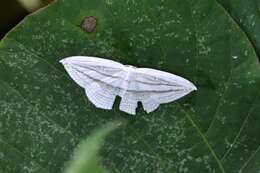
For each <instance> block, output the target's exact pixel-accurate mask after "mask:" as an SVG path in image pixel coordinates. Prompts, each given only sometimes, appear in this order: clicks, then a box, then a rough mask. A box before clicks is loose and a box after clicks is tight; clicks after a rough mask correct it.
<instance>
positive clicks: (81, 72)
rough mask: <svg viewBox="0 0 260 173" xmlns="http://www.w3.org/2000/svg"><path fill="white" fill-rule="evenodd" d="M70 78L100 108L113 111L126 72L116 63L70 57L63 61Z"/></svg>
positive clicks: (91, 58)
mask: <svg viewBox="0 0 260 173" xmlns="http://www.w3.org/2000/svg"><path fill="white" fill-rule="evenodd" d="M61 63H62V64H63V65H64V67H65V69H66V71H67V72H68V74H69V75H70V77H71V78H72V79H73V80H74V81H75V82H76V83H77V84H78V85H80V86H81V87H82V88H84V89H85V93H86V95H87V97H88V98H89V100H90V101H91V102H92V103H93V104H94V105H95V106H96V107H98V108H102V109H112V106H113V104H114V101H115V98H116V95H119V93H120V91H121V88H120V86H121V85H122V80H123V77H124V76H125V71H124V70H123V67H124V66H123V65H122V64H120V63H117V62H115V61H111V60H106V59H101V58H94V57H78V56H77V57H69V58H65V59H63V60H61Z"/></svg>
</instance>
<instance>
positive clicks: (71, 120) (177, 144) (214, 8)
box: [0, 0, 260, 173]
mask: <svg viewBox="0 0 260 173" xmlns="http://www.w3.org/2000/svg"><path fill="white" fill-rule="evenodd" d="M87 16H95V17H96V18H97V20H98V23H97V27H96V30H95V32H92V33H86V32H85V31H83V30H82V29H81V28H80V26H79V25H80V24H81V22H82V20H83V19H84V18H85V17H87ZM71 55H91V56H99V57H105V58H109V59H113V60H117V61H120V62H122V63H124V64H132V65H135V66H140V67H149V68H156V69H160V70H165V71H168V72H171V73H174V74H177V75H180V76H182V77H185V78H187V79H189V80H190V81H192V82H194V83H195V84H196V86H197V87H198V91H197V92H196V93H192V94H190V95H189V96H187V97H184V98H183V99H181V100H178V101H177V102H173V103H169V104H164V105H161V106H160V107H159V109H158V110H156V111H155V112H153V113H151V114H145V113H144V111H143V110H141V109H139V110H138V115H137V116H130V115H127V114H125V113H122V112H120V111H119V110H118V101H117V104H116V105H115V107H114V109H113V110H111V111H107V110H100V109H97V108H95V107H94V106H93V105H92V104H91V103H90V102H89V101H88V100H87V98H86V96H85V94H84V91H83V89H81V88H80V87H79V86H77V85H76V84H75V83H74V82H73V81H72V80H71V79H70V78H69V77H68V75H67V74H66V73H65V71H64V69H63V67H62V65H61V64H60V63H59V62H58V61H59V60H60V59H62V58H65V57H68V56H71ZM0 79H1V81H0V91H1V92H0V122H1V123H0V126H1V128H0V138H1V140H0V144H1V147H0V153H1V154H0V156H1V157H0V158H1V160H0V168H1V169H2V170H3V171H4V172H8V173H11V172H37V173H38V172H53V173H57V172H61V171H62V169H63V168H64V164H65V163H66V161H67V159H68V158H69V155H70V154H71V153H72V151H73V148H74V147H75V146H76V145H77V144H78V142H79V141H80V140H81V139H82V138H83V137H84V136H85V135H86V134H88V133H89V132H90V131H91V130H92V129H93V128H95V127H97V126H98V125H100V124H103V123H104V122H107V121H110V120H111V119H115V118H122V117H123V118H125V119H128V121H129V123H128V125H127V126H126V127H125V128H123V129H122V130H120V131H117V132H116V133H113V135H112V136H111V137H110V138H108V140H107V142H106V144H105V147H103V148H102V156H103V159H104V161H103V163H104V165H105V166H107V167H108V168H109V170H111V172H116V173H119V172H123V173H128V172H135V173H158V172H164V173H168V172H169V173H172V172H178V173H179V172H180V173H181V172H192V173H193V172H196V173H197V172H199V173H204V172H205V173H208V172H221V173H224V172H226V173H227V172H228V173H229V172H239V171H241V172H250V173H252V172H253V173H254V172H257V171H256V170H259V169H260V168H259V160H260V151H259V150H260V149H259V148H260V147H259V145H260V138H259V133H260V126H259V124H260V117H259V112H260V106H259V105H260V97H259V87H260V69H259V63H258V59H257V56H256V54H255V52H254V49H253V47H252V45H251V44H250V42H249V41H248V39H247V37H246V35H245V34H244V32H243V31H241V29H240V28H239V26H238V25H237V24H236V23H234V21H233V20H232V19H231V18H230V16H229V15H228V14H227V13H226V11H225V10H224V9H223V8H222V7H220V5H219V4H217V3H216V2H215V0H184V1H183V0H161V1H158V0H142V1H139V0H126V1H119V0H73V1H68V0H58V1H56V2H55V3H54V4H52V5H51V6H49V7H48V8H46V9H44V10H41V11H39V12H37V13H34V14H33V15H31V16H28V17H27V18H26V19H25V20H24V21H23V22H22V23H21V24H20V25H19V26H17V27H16V28H15V29H14V30H13V31H12V32H10V33H9V34H8V35H7V36H6V37H5V38H4V39H3V40H2V42H1V44H0Z"/></svg>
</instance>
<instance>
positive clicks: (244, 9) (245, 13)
mask: <svg viewBox="0 0 260 173" xmlns="http://www.w3.org/2000/svg"><path fill="white" fill-rule="evenodd" d="M218 2H219V3H220V4H221V5H223V7H224V8H225V9H226V10H227V11H228V12H229V14H230V15H231V16H232V18H233V19H234V20H235V21H236V22H237V23H238V24H239V26H240V27H241V28H242V29H243V30H244V32H245V33H246V34H247V36H248V37H249V39H250V41H251V42H252V44H253V46H254V48H255V51H256V53H257V55H258V58H259V59H260V36H259V35H260V1H257V0H247V1H243V0H218Z"/></svg>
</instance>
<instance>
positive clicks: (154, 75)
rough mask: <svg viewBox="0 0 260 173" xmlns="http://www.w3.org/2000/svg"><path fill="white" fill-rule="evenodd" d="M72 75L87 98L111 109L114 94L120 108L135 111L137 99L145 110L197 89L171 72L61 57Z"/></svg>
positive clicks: (100, 60) (98, 60)
mask: <svg viewBox="0 0 260 173" xmlns="http://www.w3.org/2000/svg"><path fill="white" fill-rule="evenodd" d="M60 62H61V63H62V64H63V65H64V67H65V69H66V71H67V72H68V73H69V75H70V76H71V78H72V79H73V80H74V81H75V82H76V83H77V84H78V85H80V86H81V87H82V88H84V89H85V92H86V95H87V97H88V98H89V100H90V101H91V102H92V103H93V104H94V105H95V106H96V107H98V108H102V109H112V107H113V104H114V101H115V98H116V96H120V97H121V102H120V106H119V109H120V110H121V111H124V112H127V113H129V114H135V113H136V108H137V102H139V101H140V102H141V103H142V105H143V108H144V110H145V111H146V112H147V113H150V112H152V111H154V110H155V109H156V108H158V106H159V105H160V104H161V103H169V102H172V101H174V100H177V99H179V98H181V97H183V96H185V95H186V94H188V93H190V92H191V91H194V90H197V88H196V87H195V85H194V84H192V83H191V82H190V81H188V80H186V79H184V78H182V77H180V76H176V75H174V74H171V73H168V72H164V71H160V70H155V69H150V68H136V67H133V66H130V65H123V64H121V63H118V62H115V61H112V60H108V59H102V58H96V57H86V56H72V57H68V58H65V59H62V60H61V61H60Z"/></svg>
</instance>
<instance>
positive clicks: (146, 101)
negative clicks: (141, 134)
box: [135, 68, 197, 113]
mask: <svg viewBox="0 0 260 173" xmlns="http://www.w3.org/2000/svg"><path fill="white" fill-rule="evenodd" d="M135 80H136V83H137V86H138V87H137V88H138V91H139V93H140V94H139V97H140V95H141V93H142V96H141V97H143V98H139V100H140V101H141V102H142V105H143V108H144V110H145V111H146V112H148V113H149V112H152V111H154V110H155V109H157V107H158V106H159V105H160V104H162V103H169V102H172V101H175V100H177V99H179V98H181V97H183V96H185V95H187V94H189V93H190V92H192V91H194V90H197V88H196V86H195V85H194V84H193V83H191V82H190V81H188V80H187V79H184V78H182V77H180V76H177V75H174V74H171V73H168V72H164V71H160V70H154V69H149V68H138V69H136V77H135Z"/></svg>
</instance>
